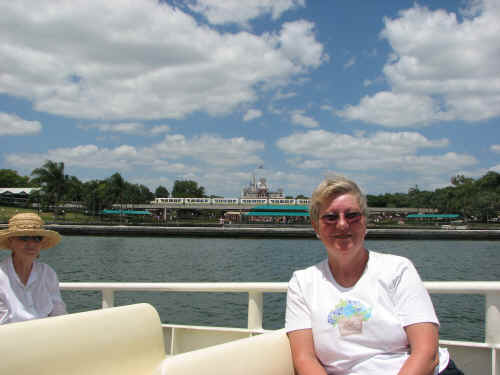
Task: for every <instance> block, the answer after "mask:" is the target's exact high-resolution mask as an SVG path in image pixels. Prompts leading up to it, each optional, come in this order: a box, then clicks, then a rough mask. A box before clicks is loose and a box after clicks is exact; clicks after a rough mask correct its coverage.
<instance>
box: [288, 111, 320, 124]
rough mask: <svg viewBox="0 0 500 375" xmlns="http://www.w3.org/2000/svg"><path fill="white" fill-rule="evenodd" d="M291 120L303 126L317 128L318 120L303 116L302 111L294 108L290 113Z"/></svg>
mask: <svg viewBox="0 0 500 375" xmlns="http://www.w3.org/2000/svg"><path fill="white" fill-rule="evenodd" d="M291 120H292V123H293V124H294V125H301V126H303V127H305V128H317V127H318V126H319V124H318V122H317V121H316V120H315V119H313V118H312V117H309V116H305V115H304V111H302V110H296V111H293V112H292V114H291Z"/></svg>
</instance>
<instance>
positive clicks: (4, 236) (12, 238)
mask: <svg viewBox="0 0 500 375" xmlns="http://www.w3.org/2000/svg"><path fill="white" fill-rule="evenodd" d="M60 240H61V236H60V235H59V233H57V232H55V231H52V230H46V229H44V228H43V221H42V219H41V218H40V216H38V215H36V214H33V213H21V214H17V215H14V216H13V217H12V218H11V219H10V220H9V226H8V229H6V230H3V231H1V232H0V249H8V250H11V255H9V256H8V257H6V258H5V259H4V260H3V261H2V262H0V324H6V323H13V322H21V321H25V320H31V319H38V318H45V317H47V316H55V315H62V314H66V305H65V304H64V301H63V300H62V297H61V292H60V291H59V280H58V278H57V275H56V273H55V271H54V270H53V269H52V268H51V267H50V266H49V265H47V264H45V263H41V262H38V261H37V258H38V256H39V254H40V251H41V250H44V249H48V248H51V247H53V246H55V245H57V243H59V241H60Z"/></svg>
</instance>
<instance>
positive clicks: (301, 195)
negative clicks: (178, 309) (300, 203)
mask: <svg viewBox="0 0 500 375" xmlns="http://www.w3.org/2000/svg"><path fill="white" fill-rule="evenodd" d="M295 199H309V197H306V196H305V195H303V194H299V195H297V196H296V197H295Z"/></svg>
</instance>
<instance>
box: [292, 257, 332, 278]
mask: <svg viewBox="0 0 500 375" xmlns="http://www.w3.org/2000/svg"><path fill="white" fill-rule="evenodd" d="M327 269H328V259H324V260H322V261H321V262H318V263H316V264H313V265H312V266H309V267H307V268H303V269H300V270H296V271H294V273H293V277H295V278H299V279H309V278H313V277H314V276H316V275H324V273H325V271H326V270H327Z"/></svg>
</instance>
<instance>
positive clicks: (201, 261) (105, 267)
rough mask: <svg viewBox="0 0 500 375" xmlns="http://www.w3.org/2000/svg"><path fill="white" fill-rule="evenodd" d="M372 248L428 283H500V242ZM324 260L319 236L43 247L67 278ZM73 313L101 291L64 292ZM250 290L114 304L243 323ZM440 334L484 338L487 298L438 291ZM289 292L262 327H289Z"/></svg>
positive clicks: (280, 270)
mask: <svg viewBox="0 0 500 375" xmlns="http://www.w3.org/2000/svg"><path fill="white" fill-rule="evenodd" d="M366 246H367V248H369V249H372V250H375V251H379V252H387V253H392V254H398V255H403V256H406V257H408V258H410V259H411V260H412V261H413V263H414V264H415V266H416V267H417V269H418V270H419V272H420V275H421V277H422V279H423V280H426V281H434V280H436V281H438V280H450V281H451V280H474V281H475V280H486V281H492V280H499V279H500V257H499V254H500V242H499V241H422V240H414V241H411V240H408V241H407V240H388V241H382V240H373V241H366ZM324 257H325V251H324V248H323V245H322V244H321V242H320V241H317V240H313V239H311V240H309V239H307V240H303V239H299V240H297V239H290V240H287V239H222V238H177V237H176V238H158V237H155V238H144V237H90V236H65V237H64V238H63V241H62V242H61V244H60V245H58V246H57V247H56V248H54V249H50V250H48V251H42V256H41V260H42V261H44V262H47V263H49V264H50V265H51V266H52V267H53V268H54V269H55V270H56V271H57V273H58V275H59V279H60V280H61V281H66V282H70V281H72V282H79V281H80V282H84V281H117V282H222V281H225V282H238V281H240V282H244V281H249V282H250V281H257V282H263V281H276V282H286V281H288V280H289V279H290V277H291V275H292V272H293V271H294V270H296V269H300V268H304V267H307V266H309V265H312V264H314V263H316V262H319V261H320V260H322V259H323V258H324ZM63 298H64V300H65V301H66V304H67V306H68V311H69V312H80V311H87V310H92V309H96V308H99V307H100V304H101V295H100V293H99V292H89V291H79V292H75V291H63ZM247 298H248V297H247V295H246V294H245V293H230V294H224V293H216V294H213V293H212V294H210V293H154V292H119V293H116V295H115V304H116V305H123V304H129V303H138V302H148V303H151V304H152V305H153V306H155V307H156V309H157V310H158V311H159V313H160V317H161V320H162V321H163V322H168V323H174V324H196V325H211V326H232V327H245V326H246V319H247ZM432 298H433V301H434V304H435V307H436V311H437V313H438V316H439V319H440V321H441V338H445V339H455V340H467V341H469V340H472V341H483V340H484V331H483V325H484V323H483V322H484V298H483V297H481V296H476V295H464V296H462V295H433V296H432ZM284 311H285V294H284V293H276V294H274V293H273V294H265V295H264V328H266V329H276V328H281V327H282V326H283V324H284Z"/></svg>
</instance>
